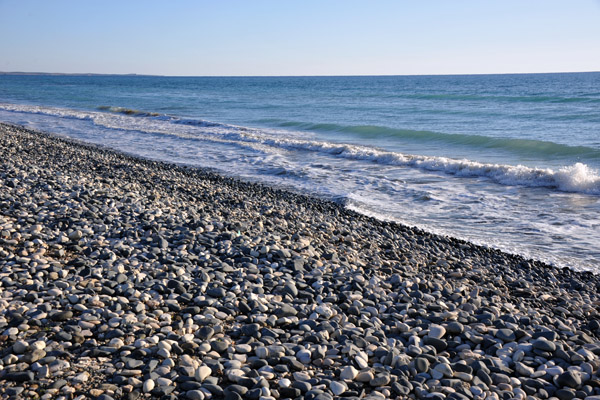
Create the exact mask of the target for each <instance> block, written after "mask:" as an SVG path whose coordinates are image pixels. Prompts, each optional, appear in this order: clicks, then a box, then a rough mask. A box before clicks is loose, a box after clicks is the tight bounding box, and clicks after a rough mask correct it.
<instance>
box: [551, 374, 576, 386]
mask: <svg viewBox="0 0 600 400" xmlns="http://www.w3.org/2000/svg"><path fill="white" fill-rule="evenodd" d="M554 381H555V382H556V385H557V386H558V387H564V386H568V387H572V388H576V387H578V386H580V385H581V376H580V375H579V374H578V373H576V372H574V371H565V372H563V373H562V374H560V375H558V376H557V377H556V378H555V380H554Z"/></svg>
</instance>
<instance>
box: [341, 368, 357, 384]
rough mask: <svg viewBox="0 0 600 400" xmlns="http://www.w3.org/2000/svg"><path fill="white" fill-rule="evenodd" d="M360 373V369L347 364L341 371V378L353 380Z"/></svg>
mask: <svg viewBox="0 0 600 400" xmlns="http://www.w3.org/2000/svg"><path fill="white" fill-rule="evenodd" d="M356 375H358V371H357V370H356V369H355V368H354V367H353V366H352V365H347V366H345V367H344V368H342V370H341V371H340V378H341V379H343V380H346V381H352V380H354V378H356Z"/></svg>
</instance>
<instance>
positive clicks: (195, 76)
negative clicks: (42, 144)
mask: <svg viewBox="0 0 600 400" xmlns="http://www.w3.org/2000/svg"><path fill="white" fill-rule="evenodd" d="M598 72H600V70H596V71H552V72H493V73H484V72H477V73H450V74H447V73H446V74H445V73H436V74H347V75H346V74H341V75H335V74H332V75H162V74H138V73H97V72H34V71H30V72H28V71H0V75H33V76H139V77H161V78H321V77H322V78H336V77H340V78H342V77H357V78H359V77H394V76H473V75H544V74H587V73H598Z"/></svg>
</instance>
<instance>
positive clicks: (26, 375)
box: [4, 371, 35, 382]
mask: <svg viewBox="0 0 600 400" xmlns="http://www.w3.org/2000/svg"><path fill="white" fill-rule="evenodd" d="M34 377H35V375H34V374H33V372H31V371H23V372H10V373H8V374H6V375H4V379H5V380H7V381H11V382H28V381H32V380H33V378H34Z"/></svg>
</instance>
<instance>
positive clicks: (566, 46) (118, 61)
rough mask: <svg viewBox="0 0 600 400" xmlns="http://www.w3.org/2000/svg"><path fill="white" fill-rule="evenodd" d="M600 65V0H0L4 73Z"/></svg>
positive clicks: (429, 70)
mask: <svg viewBox="0 0 600 400" xmlns="http://www.w3.org/2000/svg"><path fill="white" fill-rule="evenodd" d="M598 70H600V0H568V1H567V0H497V1H491V0H470V1H466V0H429V1H428V0H423V1H400V0H364V1H354V0H296V1H291V0H270V1H266V0H253V1H250V0H231V1H227V0H223V1H221V0H196V1H192V0H189V1H188V0H173V1H152V0H144V1H137V0H119V1H113V0H102V1H100V0H98V1H91V0H89V1H88V0H52V1H50V0H0V71H29V72H34V71H40V72H95V73H138V74H158V75H378V74H386V75H403V74H466V73H509V72H562V71H598Z"/></svg>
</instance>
